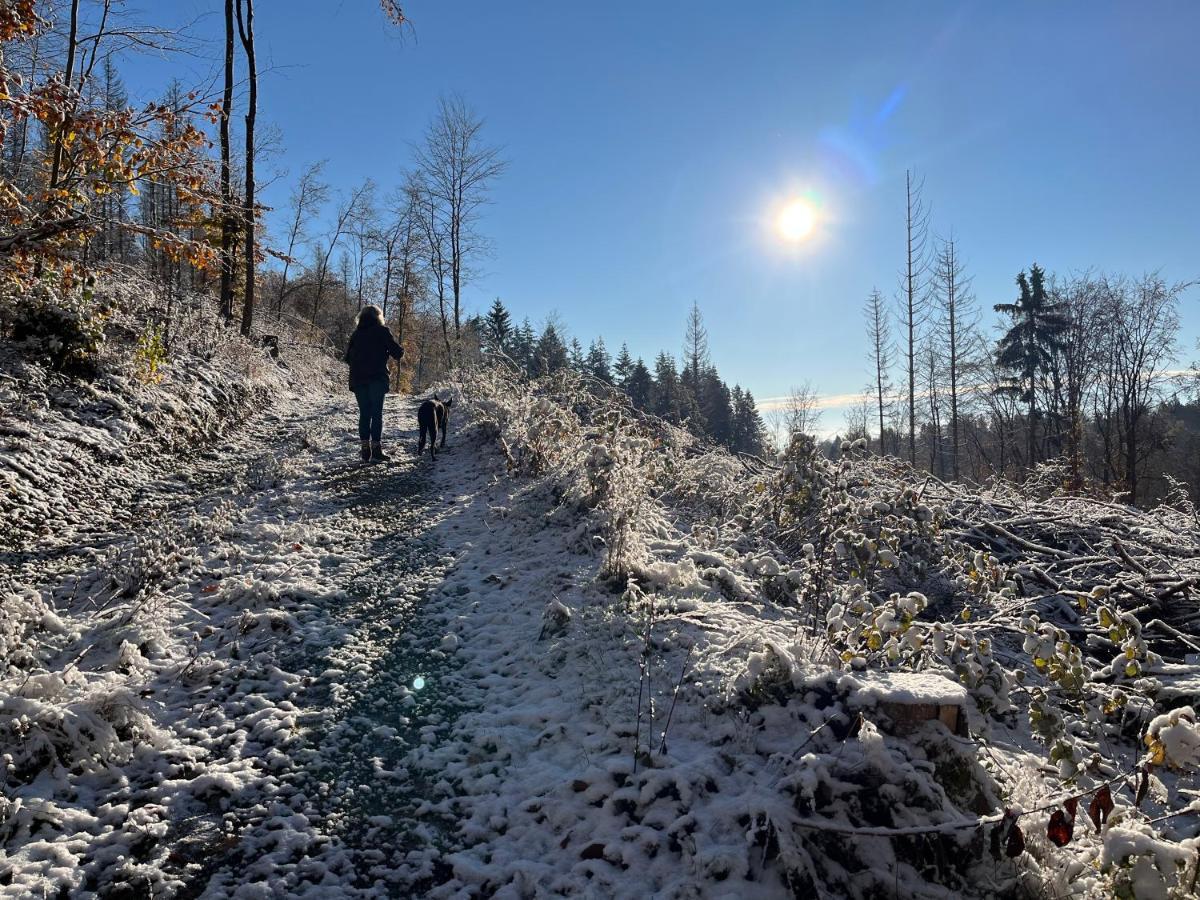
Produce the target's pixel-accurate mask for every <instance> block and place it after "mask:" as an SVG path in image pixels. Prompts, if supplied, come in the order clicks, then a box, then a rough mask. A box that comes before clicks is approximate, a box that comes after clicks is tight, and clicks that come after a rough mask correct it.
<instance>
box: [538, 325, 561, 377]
mask: <svg viewBox="0 0 1200 900" xmlns="http://www.w3.org/2000/svg"><path fill="white" fill-rule="evenodd" d="M569 364H570V358H569V356H568V353H567V345H566V344H564V343H563V339H562V338H561V337H559V334H558V329H557V328H555V327H554V323H553V322H548V323H547V324H546V328H545V330H543V331H542V336H541V337H540V338H538V341H537V344H536V345H535V346H534V348H533V373H534V374H535V375H549V374H550V373H551V372H557V371H558V370H559V369H565V368H566V367H567V366H568V365H569Z"/></svg>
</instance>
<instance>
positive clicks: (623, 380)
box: [613, 344, 634, 390]
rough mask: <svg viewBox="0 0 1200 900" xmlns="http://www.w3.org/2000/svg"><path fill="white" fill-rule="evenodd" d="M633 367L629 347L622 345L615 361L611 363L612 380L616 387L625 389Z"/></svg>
mask: <svg viewBox="0 0 1200 900" xmlns="http://www.w3.org/2000/svg"><path fill="white" fill-rule="evenodd" d="M633 366H634V362H633V357H632V356H630V355H629V345H628V344H622V345H621V352H620V353H618V354H617V361H616V362H614V363H613V378H614V380H615V381H616V383H617V387H619V388H621V389H623V390H624V389H625V387H626V385H627V384H628V382H629V376H630V375H632V374H633Z"/></svg>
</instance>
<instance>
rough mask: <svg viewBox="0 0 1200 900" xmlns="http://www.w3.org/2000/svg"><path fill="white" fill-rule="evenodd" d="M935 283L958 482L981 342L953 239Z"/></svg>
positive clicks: (940, 256)
mask: <svg viewBox="0 0 1200 900" xmlns="http://www.w3.org/2000/svg"><path fill="white" fill-rule="evenodd" d="M934 284H935V288H936V291H937V298H938V306H939V308H940V311H941V317H940V321H939V323H938V324H939V330H940V332H941V335H940V343H941V347H942V354H943V357H944V362H945V367H946V376H947V380H948V381H949V387H950V396H949V398H948V399H949V401H950V471H951V474H952V475H953V476H954V477H955V478H956V479H957V478H958V477H959V474H960V465H959V459H960V453H961V439H960V438H961V434H960V432H961V429H960V427H959V422H960V405H961V402H962V396H963V379H964V376H967V377H969V376H970V374H971V373H972V372H974V371H975V370H976V368H977V366H978V352H977V350H978V348H979V343H978V335H977V333H976V318H975V309H974V298H973V297H972V295H971V281H970V279H969V278H968V277H967V276H966V274H965V272H964V270H963V266H962V261H961V259H960V258H959V255H958V246H957V244H956V243H955V241H954V238H953V237H951V238H948V239H947V240H945V241H943V242H942V243H941V246H940V247H939V248H938V252H937V258H936V260H935V263H934Z"/></svg>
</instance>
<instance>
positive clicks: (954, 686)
mask: <svg viewBox="0 0 1200 900" xmlns="http://www.w3.org/2000/svg"><path fill="white" fill-rule="evenodd" d="M850 682H852V683H850ZM839 687H841V688H842V689H843V690H846V691H847V692H848V694H849V697H848V700H849V703H850V705H851V706H852V707H859V708H867V707H874V708H875V709H877V710H879V711H880V712H881V713H883V714H884V716H886V718H887V720H888V722H883V723H877V724H879V725H880V727H882V728H884V730H885V731H888V732H890V733H891V734H893V735H895V736H896V737H905V736H907V735H910V734H912V733H913V732H914V731H916V730H917V729H919V728H920V727H921V726H922V725H924V724H925V723H926V722H929V721H934V720H937V721H939V722H941V723H942V724H943V725H945V726H946V727H947V728H948V729H950V731H951V732H953V733H954V734H957V735H962V736H964V737H965V736H966V734H967V714H966V704H967V690H966V688H964V687H963V686H962V685H961V684H959V683H958V682H957V681H954V680H953V679H951V678H949V677H948V676H946V675H942V674H939V673H937V672H872V673H869V674H864V675H860V676H854V677H848V678H843V679H842V683H841V684H840V685H839ZM889 723H890V725H889Z"/></svg>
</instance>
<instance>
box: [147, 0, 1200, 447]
mask: <svg viewBox="0 0 1200 900" xmlns="http://www.w3.org/2000/svg"><path fill="white" fill-rule="evenodd" d="M256 5H257V6H258V10H257V30H258V40H259V47H260V51H259V52H260V56H261V57H262V60H263V63H262V65H263V68H264V69H265V71H264V73H263V77H262V83H261V87H260V104H261V105H260V118H261V120H263V121H265V122H267V123H272V124H274V125H276V126H278V128H279V129H280V131H281V134H282V141H283V146H284V152H283V154H282V156H281V158H280V159H279V160H278V161H277V163H276V165H277V166H278V167H280V168H286V169H288V170H290V171H291V172H292V173H293V174H295V173H298V172H299V171H300V170H301V169H303V167H304V166H305V165H306V164H307V163H309V162H311V161H314V160H317V159H322V158H325V159H328V160H329V163H328V175H329V177H330V180H331V181H332V182H333V184H334V185H335V187H341V188H347V187H349V186H350V185H352V184H353V183H356V182H358V181H360V180H361V179H362V178H363V177H364V176H367V175H369V176H371V177H372V178H374V179H375V180H376V181H377V182H378V183H379V184H380V185H381V186H383V187H384V188H387V187H389V186H391V185H392V184H394V183H395V182H397V181H398V180H399V178H400V172H401V170H402V168H403V167H404V166H405V165H406V164H407V163H408V162H409V159H410V155H411V153H410V144H411V143H412V142H413V141H416V140H418V139H419V138H420V136H421V134H422V131H423V129H424V127H425V125H426V123H427V122H428V120H429V117H430V116H431V114H432V112H433V110H434V108H435V106H436V103H437V99H438V96H439V95H440V94H443V93H449V92H458V93H460V94H461V95H462V96H463V97H464V98H465V99H466V100H467V101H468V103H469V104H471V105H472V106H473V107H474V108H475V109H476V111H477V112H479V113H480V114H481V115H482V116H483V117H484V118H485V119H486V120H487V128H486V134H487V136H488V138H489V139H490V140H491V141H493V142H494V143H496V144H499V145H502V146H503V148H504V155H505V157H506V158H507V160H508V162H509V169H508V172H507V174H506V175H505V176H504V177H503V179H502V180H501V181H499V182H498V183H497V184H496V188H495V191H494V203H493V205H492V206H491V207H489V208H488V210H487V211H486V214H485V215H486V218H485V220H484V223H483V230H484V231H485V232H486V234H488V235H489V237H490V238H491V239H492V240H493V242H494V247H495V250H494V256H493V257H492V258H491V259H489V260H487V262H486V264H485V266H484V269H485V273H484V275H483V276H482V277H481V278H479V279H478V281H477V282H476V283H475V284H473V285H471V286H470V288H469V289H468V290H467V298H468V301H469V303H470V305H471V306H473V307H474V308H476V309H483V308H485V307H486V306H487V305H488V304H489V303H490V302H491V300H492V298H494V297H496V296H499V297H501V298H502V299H503V300H504V302H505V303H506V304H507V305H508V306H509V308H510V309H511V310H512V311H513V313H514V315H515V316H516V317H517V318H518V319H520V318H522V317H524V316H529V317H530V318H531V319H532V320H533V321H534V322H535V323H537V322H539V321H541V320H542V319H544V318H545V317H546V316H547V315H548V314H550V313H551V312H553V311H557V312H558V313H559V314H560V315H561V316H562V318H563V319H564V320H565V322H566V323H567V324H568V326H569V328H570V329H571V331H572V333H574V334H575V335H577V336H578V337H579V338H580V339H581V340H582V341H583V342H584V343H585V344H586V343H587V341H588V340H590V339H591V338H592V337H594V336H596V335H603V336H604V338H605V340H606V341H607V343H608V344H609V346H610V348H614V349H615V347H616V346H619V344H620V343H621V341H622V340H627V341H628V343H629V345H630V349H631V350H632V351H633V352H634V353H635V355H636V354H640V355H643V356H646V357H647V358H649V357H652V356H653V355H654V354H655V353H656V352H657V351H658V350H659V349H660V348H666V349H668V350H671V351H673V352H675V353H678V352H679V349H680V346H681V344H682V336H683V329H684V320H685V316H686V314H687V310H688V309H689V307H690V306H691V304H692V302H693V301H696V302H698V303H699V304H700V308H701V310H702V312H703V313H704V316H705V320H706V323H707V326H708V329H709V336H710V344H711V350H712V356H713V359H714V361H715V362H716V364H717V365H718V367H719V369H720V370H721V372H722V374H723V375H724V376H725V377H726V378H727V379H728V380H730V381H731V382H732V381H738V382H740V383H742V384H743V385H745V386H748V387H749V388H750V389H751V390H753V391H754V393H755V395H756V396H757V397H759V398H768V397H772V396H778V395H781V394H784V393H786V392H787V390H788V389H789V387H791V386H792V385H796V384H799V383H801V382H803V381H806V380H808V381H811V382H812V383H813V384H814V385H815V386H816V387H817V388H818V389H819V390H820V391H821V392H822V393H825V394H844V393H849V392H854V391H857V390H858V389H860V388H861V387H862V386H863V384H865V383H866V380H867V372H866V363H865V339H864V336H863V324H862V316H861V313H860V308H861V305H862V303H863V300H864V299H865V297H866V296H867V294H868V293H869V292H870V290H871V288H872V287H875V286H877V287H879V288H880V290H882V291H884V293H885V294H886V295H887V296H889V297H891V296H893V295H894V294H895V293H896V288H897V284H898V271H899V268H900V266H901V263H902V259H903V249H904V243H903V242H904V230H903V224H904V223H903V213H904V206H903V203H904V174H905V169H906V168H908V167H915V168H916V169H917V170H918V171H919V172H920V173H921V174H922V175H923V176H924V178H925V180H926V193H925V197H926V200H927V202H928V203H929V205H930V206H931V207H932V213H933V218H932V226H933V230H934V231H935V232H936V233H938V234H947V233H950V232H951V231H952V232H953V234H954V235H955V237H956V238H957V240H958V244H959V250H960V253H961V255H962V256H963V257H964V258H965V260H966V261H967V264H968V268H969V272H970V274H971V275H972V276H973V277H974V285H975V291H976V294H977V295H978V298H979V302H980V306H981V307H982V308H985V309H990V307H991V304H993V303H995V302H1002V301H1008V300H1011V299H1012V298H1013V296H1014V293H1015V288H1014V286H1013V279H1014V277H1015V275H1016V273H1017V272H1018V271H1019V270H1020V269H1022V268H1024V267H1027V266H1028V265H1029V263H1031V262H1033V261H1035V260H1036V261H1037V262H1039V263H1040V264H1041V265H1043V266H1044V267H1046V268H1047V269H1049V270H1051V271H1057V272H1069V271H1072V270H1078V269H1084V268H1088V267H1096V268H1101V269H1104V270H1107V271H1114V272H1115V271H1124V272H1129V273H1134V274H1136V273H1141V272H1144V271H1148V270H1155V269H1158V270H1161V271H1162V272H1163V274H1164V275H1165V276H1166V277H1168V278H1169V279H1172V280H1175V279H1179V280H1182V279H1192V278H1195V277H1198V276H1200V253H1198V249H1200V167H1197V165H1196V162H1195V159H1196V152H1197V150H1196V148H1197V146H1198V145H1200V102H1197V96H1198V94H1197V91H1198V89H1200V55H1198V54H1196V53H1195V50H1194V46H1193V44H1194V37H1195V35H1196V34H1198V33H1200V5H1197V4H1194V3H1155V2H1144V3H1138V4H1128V3H1125V4H1119V3H1103V2H1095V3H1091V2H1089V3H1082V2H1075V3H1072V2H1062V3H1053V4H1050V3H1003V4H999V3H942V2H921V3H916V2H913V3H878V4H868V3H831V2H828V3H795V2H790V3H789V2H767V0H762V2H755V3H753V4H730V3H720V4H718V3H710V2H686V3H685V2H654V3H650V2H643V3H631V2H613V3H603V4H597V3H587V4H585V3H576V2H550V0H544V2H517V0H513V2H507V3H482V2H476V3H467V2H450V0H439V2H434V0H410V2H408V3H407V4H406V9H407V12H408V14H409V15H410V17H411V19H412V21H413V25H414V33H413V34H411V35H409V36H408V37H406V38H405V39H403V40H400V39H398V38H397V35H396V32H395V30H394V29H392V28H390V27H389V26H387V25H386V23H385V21H384V18H383V15H382V13H381V12H380V11H379V9H378V5H377V3H376V2H375V0H325V2H318V0H287V2H284V0H258V3H257V4H256ZM164 6H165V5H164ZM151 15H152V16H153V17H173V18H172V21H173V22H182V21H186V20H190V19H192V18H194V17H196V16H199V17H200V19H199V22H198V23H197V25H196V29H195V30H196V34H197V35H198V36H199V37H201V38H203V39H205V40H209V41H213V43H212V44H211V45H209V46H207V47H206V48H204V50H203V53H204V55H205V57H206V58H203V59H199V58H197V59H192V60H188V61H185V62H184V63H183V67H184V68H185V69H187V70H188V71H187V74H186V77H185V78H184V80H185V82H187V81H189V80H191V81H201V80H206V79H209V78H211V77H212V76H213V75H214V74H215V72H216V68H215V60H216V59H217V58H218V57H219V48H218V46H217V44H216V41H217V40H218V39H219V34H220V25H221V19H220V3H219V2H218V0H207V2H198V0H175V2H173V3H172V4H170V6H169V7H166V8H164V9H162V10H156V11H154V12H153V13H152V14H151ZM180 65H181V62H180V60H174V61H171V62H169V63H160V62H152V61H145V60H143V61H139V62H132V61H131V62H129V63H127V64H126V65H125V67H124V68H125V72H126V78H127V80H128V82H129V86H130V88H131V92H132V93H133V94H134V96H136V97H139V98H141V99H146V98H148V97H149V96H151V95H153V94H155V93H156V92H158V90H159V89H160V88H159V86H160V84H161V82H162V77H163V72H164V71H165V70H166V69H167V68H168V67H169V68H171V69H172V70H175V71H178V70H179V68H180ZM287 190H288V186H287V184H286V182H285V181H280V182H277V183H275V184H274V185H272V186H270V187H269V188H268V189H267V190H266V191H265V202H267V203H273V204H275V205H277V206H279V207H280V208H282V207H283V205H284V204H285V203H286V196H287ZM795 193H804V194H807V195H808V196H810V197H812V198H813V199H814V200H815V202H816V203H817V204H818V205H819V208H820V221H819V224H818V227H817V231H816V234H815V235H814V237H813V238H812V239H811V240H810V241H808V242H807V243H805V244H804V245H803V246H801V247H800V248H787V247H785V246H784V245H783V244H782V243H781V242H780V241H779V240H777V239H776V238H775V237H774V236H773V234H772V232H771V229H770V228H769V227H767V226H766V225H765V224H764V223H766V222H769V221H770V217H771V215H772V214H773V211H774V210H775V209H776V207H777V205H778V203H779V202H780V201H781V200H783V199H785V198H786V197H788V196H790V195H792V194H795ZM1183 313H1184V317H1183V322H1184V342H1185V344H1186V346H1187V347H1188V350H1187V352H1185V353H1184V354H1183V358H1184V359H1185V360H1190V359H1192V358H1193V357H1194V356H1195V355H1196V354H1195V353H1193V352H1192V348H1193V347H1194V344H1195V337H1196V335H1197V333H1200V294H1198V292H1197V291H1195V290H1193V291H1191V292H1190V293H1189V294H1188V296H1187V299H1186V300H1185V303H1184V310H1183ZM830 424H833V423H831V422H827V423H826V426H827V427H828V426H829V425H830Z"/></svg>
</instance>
